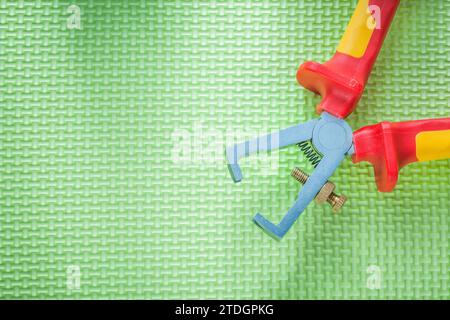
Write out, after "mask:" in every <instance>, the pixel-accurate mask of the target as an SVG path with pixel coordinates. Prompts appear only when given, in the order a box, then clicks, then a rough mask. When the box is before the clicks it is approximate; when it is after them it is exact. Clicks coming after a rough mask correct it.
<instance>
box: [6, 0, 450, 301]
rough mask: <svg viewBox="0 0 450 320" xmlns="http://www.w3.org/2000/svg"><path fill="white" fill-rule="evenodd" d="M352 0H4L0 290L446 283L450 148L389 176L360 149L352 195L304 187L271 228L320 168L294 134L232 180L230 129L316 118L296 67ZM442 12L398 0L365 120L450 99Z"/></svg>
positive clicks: (332, 293) (377, 287)
mask: <svg viewBox="0 0 450 320" xmlns="http://www.w3.org/2000/svg"><path fill="white" fill-rule="evenodd" d="M70 4H76V5H77V6H79V8H80V9H81V28H82V29H81V30H79V29H68V28H67V21H66V20H67V18H68V17H69V16H70V15H71V14H70V13H68V12H67V8H68V7H69V5H70ZM355 4H356V1H344V0H339V1H338V0H334V1H280V2H278V1H269V0H267V1H261V2H257V1H217V2H216V1H211V2H209V1H205V2H203V1H190V2H185V1H176V2H172V1H157V2H156V1H130V3H128V4H124V3H123V4H121V3H120V2H118V1H95V2H94V1H89V2H86V1H81V0H77V1H76V2H70V3H69V2H64V1H54V2H51V1H36V2H23V1H17V2H15V1H4V0H0V297H1V298H254V299H258V298H275V299H278V298H289V299H297V298H440V299H448V298H449V297H450V293H449V291H450V290H449V284H450V283H449V274H450V271H449V269H450V265H449V256H450V254H449V207H450V197H449V182H450V179H449V164H450V162H449V160H445V161H436V162H429V163H421V164H413V165H410V166H408V167H406V168H404V169H403V170H402V172H401V175H400V180H399V183H398V186H397V188H396V190H395V192H393V193H390V194H380V193H378V192H377V191H376V186H375V182H374V179H373V173H372V167H371V166H369V165H368V164H359V165H353V164H352V163H351V161H350V160H347V161H346V162H345V163H344V164H343V165H342V167H341V168H340V169H339V170H338V171H337V172H336V173H335V175H334V176H333V178H332V180H333V182H335V183H336V185H337V188H338V192H340V193H343V194H346V195H347V196H348V197H349V198H350V200H349V201H348V203H347V204H346V206H345V208H344V210H343V212H342V213H341V214H340V215H333V214H332V213H331V210H330V208H326V207H319V206H317V205H315V204H311V206H310V207H309V208H308V209H307V211H306V212H305V213H304V214H303V215H302V216H301V218H300V219H299V221H298V222H297V223H296V224H295V226H294V227H293V228H292V229H291V231H290V232H289V233H288V234H287V236H286V237H285V238H284V239H283V241H281V242H276V241H274V240H273V239H271V238H270V237H268V236H267V235H265V234H264V233H263V232H261V230H260V229H258V228H257V227H255V225H254V224H253V223H252V222H251V218H252V217H253V215H254V214H255V213H256V212H257V211H259V210H261V212H262V213H264V214H265V215H267V216H268V217H270V218H272V219H273V220H278V219H280V218H281V216H282V214H283V213H284V212H285V211H286V210H287V208H288V207H289V206H290V204H291V203H292V202H293V201H294V199H295V196H296V194H297V192H298V190H299V185H298V184H297V183H296V182H295V181H294V180H293V179H292V178H290V177H289V173H290V170H291V168H292V167H294V166H300V167H305V168H307V169H308V168H309V169H310V167H308V166H307V164H306V162H305V161H304V159H303V157H302V156H301V154H300V152H299V151H298V150H297V149H296V148H290V149H286V150H283V151H281V152H279V153H276V154H272V155H271V156H270V157H269V158H264V157H263V159H260V158H258V159H256V157H255V158H252V159H248V160H246V161H245V162H244V165H243V172H244V174H245V179H244V181H243V182H242V183H241V184H238V185H234V184H233V183H232V181H231V179H230V177H229V175H228V171H227V168H226V166H225V164H224V160H223V159H222V158H223V155H222V150H223V145H224V143H225V141H226V140H227V137H228V135H230V134H231V135H240V136H245V137H247V136H250V135H252V134H255V133H263V132H265V131H272V130H276V129H279V128H283V127H287V126H289V125H293V124H296V123H298V122H301V121H305V120H307V119H311V118H313V117H315V114H314V105H315V104H316V103H317V102H318V98H317V97H314V96H313V95H312V94H311V93H310V92H307V91H306V90H304V89H302V88H301V87H300V86H299V85H297V83H296V79H295V74H296V71H297V67H298V66H299V65H300V63H301V62H302V61H305V60H309V59H313V60H316V61H325V60H327V59H329V58H330V57H331V55H332V54H333V53H334V50H335V47H336V46H337V43H338V42H339V39H340V36H341V35H342V34H343V31H344V29H345V26H346V25H347V22H348V20H349V18H350V16H351V14H352V12H353V9H354V7H355ZM449 16H450V2H448V1H444V0H440V1H432V2H431V1H422V0H408V1H403V3H402V4H401V5H400V8H399V11H398V13H397V16H396V18H395V20H394V22H393V25H392V28H391V32H390V33H389V35H388V38H387V39H386V42H385V44H384V47H383V50H382V52H381V55H380V57H379V59H378V61H377V64H376V66H375V68H374V72H373V74H372V77H371V78H370V80H369V83H368V85H367V89H366V91H365V94H364V97H363V99H362V100H361V102H360V103H359V107H358V109H357V111H356V112H355V113H354V114H353V115H352V116H351V117H349V123H350V124H351V125H352V127H353V128H354V129H357V128H359V127H361V126H363V125H367V124H373V123H376V122H379V121H382V120H390V121H400V120H412V119H422V118H430V117H431V118H433V117H445V116H448V115H449V101H450V88H449V82H448V78H449V69H450V68H449V67H450V38H449V32H448V30H449ZM277 159H279V161H278V162H277ZM267 162H270V163H271V164H272V165H273V166H272V167H270V166H267Z"/></svg>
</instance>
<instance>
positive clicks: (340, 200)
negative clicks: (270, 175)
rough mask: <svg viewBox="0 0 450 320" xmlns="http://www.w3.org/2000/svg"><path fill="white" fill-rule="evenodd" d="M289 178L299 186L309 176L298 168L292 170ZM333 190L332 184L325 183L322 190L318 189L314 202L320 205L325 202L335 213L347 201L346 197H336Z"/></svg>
mask: <svg viewBox="0 0 450 320" xmlns="http://www.w3.org/2000/svg"><path fill="white" fill-rule="evenodd" d="M291 176H292V177H294V178H295V180H297V181H298V182H300V183H301V184H305V183H306V181H307V180H308V178H309V175H308V174H307V173H306V172H304V171H303V170H301V169H300V168H294V169H293V170H292V172H291ZM333 190H334V184H333V183H332V182H330V181H327V183H325V185H324V186H323V187H322V189H320V191H319V193H317V195H316V202H317V203H319V204H322V203H324V202H325V201H326V202H328V203H329V204H330V205H331V208H332V209H333V212H334V213H337V212H339V210H340V209H341V208H342V207H343V205H344V203H345V201H346V200H347V197H345V196H343V195H337V194H336V193H334V192H333Z"/></svg>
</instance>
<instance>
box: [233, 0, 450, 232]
mask: <svg viewBox="0 0 450 320" xmlns="http://www.w3.org/2000/svg"><path fill="white" fill-rule="evenodd" d="M399 4H400V0H359V2H358V4H357V6H356V9H355V11H354V13H353V16H352V18H351V20H350V22H349V24H348V26H347V29H346V31H345V33H344V35H343V37H342V39H341V41H340V43H339V46H338V48H337V50H336V53H335V54H334V55H333V57H332V58H331V59H330V60H329V61H327V62H325V63H323V64H320V63H317V62H311V61H308V62H305V63H303V64H302V65H301V66H300V68H299V69H298V72H297V81H298V82H299V83H300V85H302V86H303V87H305V88H306V89H308V90H310V91H312V92H314V93H316V94H320V95H321V97H322V99H321V102H320V103H319V104H318V105H317V108H316V111H317V113H318V114H320V117H319V118H318V119H314V120H310V121H308V122H306V123H301V124H297V125H294V126H292V127H290V128H287V129H283V130H281V131H279V132H276V133H272V134H267V135H264V136H261V137H258V138H256V139H254V140H249V141H245V142H243V143H239V144H235V145H231V146H228V147H227V148H226V150H225V152H226V159H227V164H228V169H229V171H230V174H231V177H232V179H233V180H234V181H235V182H239V181H241V180H242V173H241V169H240V167H239V164H238V160H239V159H241V158H242V157H246V156H249V155H250V154H253V153H258V152H262V151H270V150H275V149H279V148H283V147H287V146H290V145H299V146H300V147H301V149H302V150H303V151H306V150H308V145H307V144H310V147H311V148H313V150H314V153H308V154H307V157H308V158H309V159H310V160H311V161H312V163H313V165H314V166H315V169H314V171H313V173H312V174H311V175H310V176H309V177H308V178H306V179H303V181H302V182H304V186H303V187H302V189H301V190H300V192H299V194H298V197H297V200H296V201H295V203H294V204H293V206H292V207H291V208H290V209H289V211H288V212H287V213H286V214H285V216H284V217H283V219H282V220H281V222H280V223H278V224H273V223H272V222H270V221H269V220H267V219H266V218H264V216H263V215H261V214H259V213H258V214H256V215H255V217H254V222H255V223H256V224H257V225H258V226H259V227H261V228H262V229H263V230H264V231H266V232H267V233H268V234H269V235H271V236H273V237H274V238H276V239H281V238H282V237H283V236H284V235H285V234H286V233H287V231H288V230H289V229H290V228H291V226H292V225H293V224H294V222H295V221H296V220H297V218H298V217H299V216H300V214H301V213H302V212H303V211H304V210H305V208H306V207H307V206H308V204H309V203H310V202H311V201H312V200H313V199H314V198H315V197H316V195H318V194H319V192H320V191H321V189H322V188H324V186H325V185H326V184H327V181H328V179H329V178H330V176H331V175H332V174H333V173H334V171H335V170H336V168H337V167H338V166H339V164H340V163H341V162H342V161H343V160H344V158H345V157H346V156H350V157H351V158H352V161H353V162H354V163H357V162H360V161H368V162H370V163H371V164H372V165H373V167H374V173H375V180H376V184H377V188H378V190H379V191H381V192H389V191H392V190H393V189H394V187H395V185H396V183H397V179H398V172H399V170H400V169H401V168H402V167H403V166H405V165H407V164H408V163H411V162H416V161H428V160H438V159H447V158H450V118H442V119H428V120H416V121H405V122H397V123H391V122H381V123H378V124H375V125H370V126H366V127H363V128H361V129H359V130H357V131H355V132H353V131H352V129H351V128H350V126H349V125H348V124H347V122H346V121H345V120H344V119H345V118H346V117H347V116H348V115H349V114H351V113H352V112H353V110H354V109H355V107H356V105H357V103H358V101H359V99H360V97H361V95H362V93H363V90H364V87H365V84H366V82H367V79H368V77H369V75H370V72H371V70H372V67H373V65H374V63H375V60H376V58H377V56H378V53H379V51H380V49H381V46H382V44H383V41H384V39H385V37H386V34H387V31H388V29H389V26H390V24H391V22H392V20H393V18H394V15H395V12H396V10H397V8H398V6H399ZM310 151H311V150H309V151H308V152H310Z"/></svg>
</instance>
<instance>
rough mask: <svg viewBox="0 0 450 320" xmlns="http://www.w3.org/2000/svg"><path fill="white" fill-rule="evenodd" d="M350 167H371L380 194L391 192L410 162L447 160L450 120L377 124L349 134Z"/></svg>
mask: <svg viewBox="0 0 450 320" xmlns="http://www.w3.org/2000/svg"><path fill="white" fill-rule="evenodd" d="M353 143H354V148H355V153H354V154H353V157H352V160H353V162H354V163H357V162H360V161H368V162H370V163H372V164H373V167H374V172H375V180H376V183H377V187H378V190H379V191H381V192H389V191H392V190H393V189H394V187H395V185H396V183H397V180H398V171H399V170H400V169H401V168H402V167H404V166H405V165H407V164H408V163H411V162H416V161H426V160H438V159H446V158H450V118H442V119H428V120H416V121H405V122H396V123H390V122H381V123H378V124H375V125H371V126H367V127H363V128H361V129H359V130H357V131H355V132H354V133H353Z"/></svg>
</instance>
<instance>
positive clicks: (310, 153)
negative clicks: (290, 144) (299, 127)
mask: <svg viewBox="0 0 450 320" xmlns="http://www.w3.org/2000/svg"><path fill="white" fill-rule="evenodd" d="M298 147H299V148H300V150H301V151H302V152H303V153H304V154H305V157H306V159H308V161H309V162H310V163H311V165H312V166H313V167H314V168H315V167H317V165H318V164H319V162H320V160H322V155H321V154H320V153H319V152H318V151H317V150H316V149H315V148H314V146H313V145H312V143H311V141H310V140H308V141H302V142H300V143H299V144H298Z"/></svg>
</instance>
